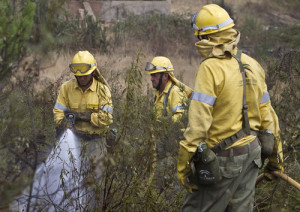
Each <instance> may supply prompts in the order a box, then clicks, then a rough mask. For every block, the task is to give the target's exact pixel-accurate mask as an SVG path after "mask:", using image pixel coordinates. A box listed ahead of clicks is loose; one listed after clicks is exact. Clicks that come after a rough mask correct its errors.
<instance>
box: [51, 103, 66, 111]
mask: <svg viewBox="0 0 300 212" xmlns="http://www.w3.org/2000/svg"><path fill="white" fill-rule="evenodd" d="M54 108H55V109H58V110H62V111H68V108H67V107H66V106H63V105H62V104H59V103H58V102H56V103H55V106H54Z"/></svg>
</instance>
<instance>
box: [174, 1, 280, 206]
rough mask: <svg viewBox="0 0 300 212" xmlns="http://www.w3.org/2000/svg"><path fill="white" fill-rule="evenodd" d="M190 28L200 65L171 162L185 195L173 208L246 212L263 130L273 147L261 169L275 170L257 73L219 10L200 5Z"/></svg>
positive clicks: (271, 123)
mask: <svg viewBox="0 0 300 212" xmlns="http://www.w3.org/2000/svg"><path fill="white" fill-rule="evenodd" d="M192 26H193V28H194V30H195V35H196V36H197V37H198V39H199V41H198V42H197V43H196V44H195V45H196V47H197V49H198V51H199V53H200V55H201V59H202V62H201V64H200V67H199V69H198V72H197V74H196V77H195V88H194V93H193V96H192V97H191V104H190V107H189V124H188V127H187V129H186V131H185V133H184V137H185V140H182V141H181V142H180V149H179V156H178V161H177V174H178V179H179V181H180V182H181V184H182V185H184V187H185V188H186V189H187V191H188V193H187V195H186V198H185V201H184V204H183V206H182V208H181V210H182V211H189V212H190V211H252V210H253V202H254V191H255V182H256V178H257V175H258V171H259V168H261V166H262V160H261V159H262V158H261V151H263V152H264V150H265V148H261V146H263V145H259V142H260V143H262V144H263V143H266V142H264V141H265V139H264V138H263V136H260V135H262V134H263V133H264V136H265V138H268V141H267V143H266V144H272V142H271V141H273V142H274V145H272V148H273V151H272V150H271V152H269V156H268V159H269V162H268V164H267V165H266V168H265V172H266V173H270V172H271V171H272V170H281V171H283V154H282V142H281V139H280V131H279V125H278V118H277V115H276V114H275V111H274V109H273V108H272V106H271V102H270V96H269V93H268V90H267V86H266V83H265V73H264V70H263V69H262V67H261V66H260V65H259V63H258V62H257V61H256V60H254V59H253V58H251V57H249V56H248V55H246V54H244V53H241V52H240V51H239V50H238V49H237V44H238V42H239V40H240V32H239V31H238V30H236V29H234V28H233V26H234V22H233V20H232V19H231V18H230V17H229V15H228V13H227V12H226V11H225V10H224V9H223V8H221V7H219V6H218V5H215V4H209V5H206V6H204V7H202V8H201V10H200V11H199V12H197V13H195V14H194V15H193V17H192ZM257 137H259V140H258V138H257ZM274 137H275V139H274ZM272 138H273V139H272ZM274 140H275V141H274ZM196 150H197V151H196Z"/></svg>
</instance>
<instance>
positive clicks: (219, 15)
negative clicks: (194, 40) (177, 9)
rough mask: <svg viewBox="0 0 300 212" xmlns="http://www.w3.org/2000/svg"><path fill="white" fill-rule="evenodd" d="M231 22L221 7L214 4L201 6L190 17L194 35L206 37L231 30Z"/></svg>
mask: <svg viewBox="0 0 300 212" xmlns="http://www.w3.org/2000/svg"><path fill="white" fill-rule="evenodd" d="M233 26H234V23H233V20H232V19H231V18H230V16H229V14H228V13H227V12H226V10H224V9H223V8H222V7H220V6H219V5H216V4H208V5H206V6H203V7H202V8H201V10H200V11H199V12H196V13H195V14H194V15H193V16H192V27H193V28H194V29H195V34H194V35H207V34H212V33H216V32H219V31H223V30H225V29H229V28H232V27H233Z"/></svg>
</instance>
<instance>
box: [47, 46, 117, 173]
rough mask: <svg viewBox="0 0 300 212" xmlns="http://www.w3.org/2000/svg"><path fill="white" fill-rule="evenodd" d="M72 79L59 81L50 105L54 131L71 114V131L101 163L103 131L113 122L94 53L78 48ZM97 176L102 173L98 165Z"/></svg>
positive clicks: (107, 91)
mask: <svg viewBox="0 0 300 212" xmlns="http://www.w3.org/2000/svg"><path fill="white" fill-rule="evenodd" d="M69 68H70V71H71V72H72V74H73V75H74V76H75V79H72V80H69V81H67V82H65V83H63V84H62V86H61V88H60V91H59V94H58V97H57V101H56V104H55V106H54V109H53V113H54V121H55V123H56V125H57V134H58V136H60V135H61V134H62V132H63V131H64V130H65V128H66V126H65V121H66V118H65V115H66V114H74V115H75V124H74V132H75V134H76V135H77V137H79V138H80V139H81V141H82V143H86V149H87V151H86V154H87V155H88V156H89V157H90V158H91V159H92V161H93V162H94V163H96V164H100V163H101V161H102V159H103V157H104V154H105V153H106V151H107V150H106V135H107V133H108V130H109V125H110V124H111V123H112V113H113V108H112V101H111V94H110V90H109V87H108V85H107V83H106V81H105V79H104V78H103V77H102V75H101V74H100V72H99V70H98V68H97V62H96V60H95V58H94V56H93V55H92V54H91V53H89V52H88V51H79V52H78V53H77V54H75V56H74V57H73V60H72V63H71V64H70V65H69ZM98 168H99V170H98V176H100V175H101V173H99V172H101V170H100V169H101V167H99V166H98Z"/></svg>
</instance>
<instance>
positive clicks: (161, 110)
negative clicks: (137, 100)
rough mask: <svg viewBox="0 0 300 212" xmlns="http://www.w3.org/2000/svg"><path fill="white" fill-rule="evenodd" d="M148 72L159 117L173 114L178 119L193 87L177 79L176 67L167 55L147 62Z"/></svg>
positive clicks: (174, 118) (174, 119)
mask: <svg viewBox="0 0 300 212" xmlns="http://www.w3.org/2000/svg"><path fill="white" fill-rule="evenodd" d="M145 70H146V71H147V73H148V74H150V75H151V82H152V86H153V88H155V89H156V92H155V109H156V112H157V117H162V116H164V115H170V116H172V119H173V121H178V120H179V119H180V117H181V116H182V113H183V112H184V109H185V108H186V101H187V99H188V98H189V97H191V95H192V92H193V91H192V89H191V88H189V87H188V86H186V85H184V84H183V83H182V82H180V81H179V80H177V79H176V78H175V76H174V73H173V71H174V67H173V65H172V63H171V61H170V60H169V58H167V57H162V56H157V57H154V58H153V59H152V61H151V62H147V63H146V68H145Z"/></svg>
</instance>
